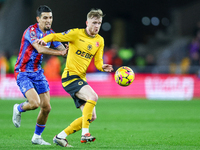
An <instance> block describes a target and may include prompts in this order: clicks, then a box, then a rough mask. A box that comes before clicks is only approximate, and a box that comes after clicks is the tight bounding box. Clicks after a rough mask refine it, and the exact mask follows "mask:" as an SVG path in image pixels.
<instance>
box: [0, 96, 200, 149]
mask: <svg viewBox="0 0 200 150" xmlns="http://www.w3.org/2000/svg"><path fill="white" fill-rule="evenodd" d="M21 102H23V101H22V100H0V132H1V136H0V149H2V150H3V149H5V150H6V149H8V150H11V149H20V150H22V149H26V150H35V149H37V150H44V149H48V150H51V149H62V147H59V146H56V145H54V144H53V143H52V139H53V137H54V135H55V134H58V133H59V132H60V131H62V130H63V129H64V128H65V127H67V126H68V125H69V124H70V123H71V122H72V121H73V120H74V119H75V118H78V117H80V116H81V111H80V110H79V109H76V108H75V105H74V103H73V100H72V99H71V98H51V106H52V110H51V112H50V115H49V118H48V122H47V125H46V129H45V130H44V132H43V135H42V136H43V139H44V140H46V141H47V142H50V143H51V144H52V145H51V146H44V145H32V144H31V138H32V135H33V133H34V129H35V123H36V118H37V115H38V112H39V109H37V110H34V111H28V112H26V113H23V114H22V121H21V127H20V128H15V127H14V125H13V123H12V109H13V105H14V104H15V103H21ZM199 106H200V100H192V101H153V100H151V101H150V100H144V99H128V98H126V99H120V98H100V99H99V100H98V103H97V106H96V111H97V120H95V121H94V122H93V123H92V124H91V125H90V132H91V134H92V135H94V136H95V137H96V138H97V139H96V141H95V142H92V143H89V144H82V143H80V137H81V132H80V131H79V132H76V133H75V134H72V135H70V136H68V137H67V139H68V141H69V143H70V144H71V145H73V146H74V147H73V148H68V149H95V150H96V149H99V150H104V149H105V150H107V149H116V150H117V149H120V150H121V149H124V150H128V149H141V150H151V149H152V150H155V149H161V150H168V149H170V150H179V149H181V150H188V149H190V150H197V149H200V115H199V114H200V109H199Z"/></svg>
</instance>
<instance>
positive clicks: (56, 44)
mask: <svg viewBox="0 0 200 150" xmlns="http://www.w3.org/2000/svg"><path fill="white" fill-rule="evenodd" d="M51 33H55V32H54V31H53V30H52V29H51ZM51 45H52V46H53V47H55V48H57V47H58V46H60V45H62V43H61V42H57V41H53V42H51Z"/></svg>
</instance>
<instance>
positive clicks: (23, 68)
mask: <svg viewBox="0 0 200 150" xmlns="http://www.w3.org/2000/svg"><path fill="white" fill-rule="evenodd" d="M33 50H34V49H33V46H32V45H29V46H28V47H27V49H26V52H25V53H24V57H23V60H22V63H21V67H20V69H21V71H22V72H24V71H26V65H27V62H28V61H29V59H30V57H31V53H32V52H33Z"/></svg>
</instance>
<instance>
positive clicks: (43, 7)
mask: <svg viewBox="0 0 200 150" xmlns="http://www.w3.org/2000/svg"><path fill="white" fill-rule="evenodd" d="M43 12H52V10H51V8H49V7H48V6H46V5H40V6H39V7H38V9H37V10H36V16H37V17H41V14H42V13H43Z"/></svg>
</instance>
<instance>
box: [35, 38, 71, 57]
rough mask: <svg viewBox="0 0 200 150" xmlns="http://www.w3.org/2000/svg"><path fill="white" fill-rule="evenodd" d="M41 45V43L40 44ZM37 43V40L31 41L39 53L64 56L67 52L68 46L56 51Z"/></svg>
mask: <svg viewBox="0 0 200 150" xmlns="http://www.w3.org/2000/svg"><path fill="white" fill-rule="evenodd" d="M42 45H43V44H42ZM42 45H40V44H38V40H36V41H35V42H33V44H32V46H33V47H34V48H35V49H36V50H37V51H38V53H40V54H47V55H56V56H66V55H67V52H68V47H66V49H64V50H61V51H58V50H54V49H51V48H47V47H44V46H42Z"/></svg>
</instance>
